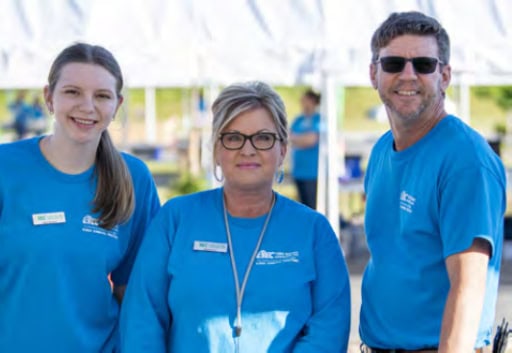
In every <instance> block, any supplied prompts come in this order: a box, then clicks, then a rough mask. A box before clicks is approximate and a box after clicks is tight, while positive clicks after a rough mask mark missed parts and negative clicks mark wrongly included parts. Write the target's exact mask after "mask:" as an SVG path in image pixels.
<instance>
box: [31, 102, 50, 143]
mask: <svg viewBox="0 0 512 353" xmlns="http://www.w3.org/2000/svg"><path fill="white" fill-rule="evenodd" d="M47 120H48V119H47V115H46V111H45V109H44V106H43V104H42V103H41V99H40V98H39V96H37V95H36V96H34V99H33V100H32V105H31V106H30V119H29V124H28V130H30V132H32V133H34V134H35V135H42V134H43V133H44V132H45V131H46V129H47V127H48V121H47Z"/></svg>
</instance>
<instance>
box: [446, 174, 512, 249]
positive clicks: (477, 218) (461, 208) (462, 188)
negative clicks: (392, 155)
mask: <svg viewBox="0 0 512 353" xmlns="http://www.w3.org/2000/svg"><path fill="white" fill-rule="evenodd" d="M439 200H440V205H439V207H440V219H439V224H440V232H441V238H442V242H443V253H444V254H443V255H444V257H445V258H446V257H448V256H450V255H453V254H455V253H459V252H462V251H464V250H466V249H468V248H469V247H470V246H471V244H472V243H473V240H474V239H475V238H483V239H485V240H487V241H488V242H489V244H490V245H491V248H492V254H493V255H494V254H495V253H496V250H498V249H496V247H495V246H496V244H497V243H498V237H499V236H500V235H501V234H502V228H503V215H504V212H505V207H506V190H505V178H504V176H497V175H496V174H495V173H493V172H491V171H490V170H489V169H487V168H485V167H480V168H479V167H476V166H475V167H471V168H466V169H464V170H462V171H459V172H458V173H455V174H453V175H452V176H450V177H449V178H448V179H447V180H446V181H445V182H444V183H442V185H441V191H440V192H439Z"/></svg>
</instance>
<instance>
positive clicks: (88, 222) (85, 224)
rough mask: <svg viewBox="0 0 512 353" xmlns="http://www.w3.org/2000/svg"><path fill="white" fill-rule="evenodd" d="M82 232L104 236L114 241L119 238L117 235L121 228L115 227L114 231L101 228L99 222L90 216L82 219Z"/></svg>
mask: <svg viewBox="0 0 512 353" xmlns="http://www.w3.org/2000/svg"><path fill="white" fill-rule="evenodd" d="M82 232H86V233H94V234H98V235H104V236H106V237H110V238H113V239H118V238H119V237H118V235H117V233H118V232H119V226H115V227H114V228H112V229H105V228H101V227H100V226H99V223H98V220H97V219H96V218H94V217H92V216H90V215H86V216H84V218H82Z"/></svg>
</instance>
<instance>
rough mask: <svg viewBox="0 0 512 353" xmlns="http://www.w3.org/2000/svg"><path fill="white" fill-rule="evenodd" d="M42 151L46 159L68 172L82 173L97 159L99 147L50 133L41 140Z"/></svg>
mask: <svg viewBox="0 0 512 353" xmlns="http://www.w3.org/2000/svg"><path fill="white" fill-rule="evenodd" d="M40 148H41V152H42V153H43V155H44V157H45V158H46V160H47V161H48V162H49V163H50V164H51V165H52V166H53V167H55V168H56V169H58V170H59V171H61V172H63V173H66V174H80V173H83V172H85V171H86V170H88V169H89V168H90V167H91V166H92V165H93V164H94V161H95V158H96V149H97V147H95V146H91V145H90V144H76V143H72V142H70V141H68V140H65V139H63V138H59V137H58V136H56V135H48V136H46V137H43V138H42V139H41V141H40Z"/></svg>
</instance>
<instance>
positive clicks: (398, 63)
mask: <svg viewBox="0 0 512 353" xmlns="http://www.w3.org/2000/svg"><path fill="white" fill-rule="evenodd" d="M379 61H380V65H381V66H382V70H384V71H385V72H388V73H391V74H396V73H398V72H402V70H403V69H404V67H405V58H401V57H399V56H387V57H384V58H380V60H379Z"/></svg>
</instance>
